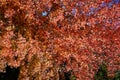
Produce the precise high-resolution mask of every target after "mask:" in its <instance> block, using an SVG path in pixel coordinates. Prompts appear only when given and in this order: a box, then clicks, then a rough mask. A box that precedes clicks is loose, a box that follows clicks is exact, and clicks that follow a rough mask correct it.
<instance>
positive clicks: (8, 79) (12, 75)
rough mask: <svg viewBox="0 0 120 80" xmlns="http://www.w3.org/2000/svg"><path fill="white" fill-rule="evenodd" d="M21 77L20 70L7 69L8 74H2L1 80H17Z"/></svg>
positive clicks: (0, 74)
mask: <svg viewBox="0 0 120 80" xmlns="http://www.w3.org/2000/svg"><path fill="white" fill-rule="evenodd" d="M18 75H19V68H11V67H9V66H7V67H6V72H5V73H2V72H0V80H17V79H18Z"/></svg>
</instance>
